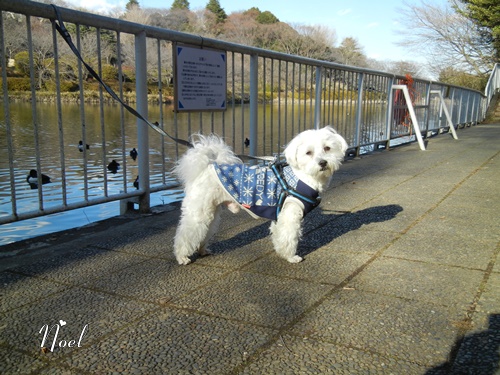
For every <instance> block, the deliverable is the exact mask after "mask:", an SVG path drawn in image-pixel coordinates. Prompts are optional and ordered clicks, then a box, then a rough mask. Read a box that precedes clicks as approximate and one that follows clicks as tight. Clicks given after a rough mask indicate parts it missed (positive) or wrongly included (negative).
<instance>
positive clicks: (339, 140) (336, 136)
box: [323, 125, 349, 154]
mask: <svg viewBox="0 0 500 375" xmlns="http://www.w3.org/2000/svg"><path fill="white" fill-rule="evenodd" d="M323 129H325V130H327V131H329V132H330V133H332V134H333V138H334V139H335V142H336V143H337V144H338V145H339V150H340V151H342V154H345V153H346V151H347V149H348V148H349V146H348V144H347V142H346V141H345V139H344V137H342V136H341V135H340V134H339V133H337V131H336V130H335V129H334V128H332V127H331V126H330V125H328V126H325V127H324V128H323Z"/></svg>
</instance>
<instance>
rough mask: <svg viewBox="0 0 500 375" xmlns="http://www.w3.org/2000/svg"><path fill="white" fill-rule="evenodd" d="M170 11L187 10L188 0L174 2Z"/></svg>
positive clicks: (175, 0)
mask: <svg viewBox="0 0 500 375" xmlns="http://www.w3.org/2000/svg"><path fill="white" fill-rule="evenodd" d="M170 9H185V10H189V1H188V0H174V2H173V3H172V6H171V7H170Z"/></svg>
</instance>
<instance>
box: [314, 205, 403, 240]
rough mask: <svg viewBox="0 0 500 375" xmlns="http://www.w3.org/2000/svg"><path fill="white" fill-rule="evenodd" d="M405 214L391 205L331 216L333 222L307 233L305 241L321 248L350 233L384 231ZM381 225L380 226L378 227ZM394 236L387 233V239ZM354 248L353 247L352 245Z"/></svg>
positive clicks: (401, 209)
mask: <svg viewBox="0 0 500 375" xmlns="http://www.w3.org/2000/svg"><path fill="white" fill-rule="evenodd" d="M402 212H403V208H402V207H401V206H399V205H394V204H389V205H382V206H370V207H367V208H364V209H360V210H357V211H354V212H347V213H344V214H331V218H332V219H331V220H329V221H328V223H327V224H325V225H323V226H321V227H319V228H318V229H316V230H314V231H312V232H310V233H307V234H306V236H304V241H306V242H307V246H309V247H314V248H320V247H322V246H325V245H328V244H330V243H331V242H332V241H333V243H335V242H336V241H337V240H338V239H339V238H341V237H342V236H344V235H346V234H349V233H357V232H358V230H359V229H361V228H363V229H371V230H373V231H384V228H387V224H388V222H391V221H396V220H397V219H398V215H399V214H401V213H402ZM378 224H380V225H378ZM393 229H394V228H392V227H391V228H390V229H387V231H393V232H397V231H398V229H395V230H393ZM391 236H394V234H393V233H387V237H391ZM351 247H352V245H351Z"/></svg>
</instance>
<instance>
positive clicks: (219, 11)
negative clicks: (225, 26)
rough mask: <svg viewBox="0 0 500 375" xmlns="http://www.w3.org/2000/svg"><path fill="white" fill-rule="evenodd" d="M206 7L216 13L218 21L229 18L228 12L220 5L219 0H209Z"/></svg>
mask: <svg viewBox="0 0 500 375" xmlns="http://www.w3.org/2000/svg"><path fill="white" fill-rule="evenodd" d="M205 9H206V10H208V11H209V12H212V13H213V14H215V19H216V22H217V23H223V22H224V21H225V20H226V18H227V14H226V12H225V11H224V9H223V8H222V7H221V6H220V3H219V0H209V1H208V3H207V6H206V7H205Z"/></svg>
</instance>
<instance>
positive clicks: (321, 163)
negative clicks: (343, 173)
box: [318, 160, 328, 168]
mask: <svg viewBox="0 0 500 375" xmlns="http://www.w3.org/2000/svg"><path fill="white" fill-rule="evenodd" d="M318 164H319V166H320V167H321V168H326V166H327V165H328V163H327V161H326V160H321V161H320V162H319V163H318Z"/></svg>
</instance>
